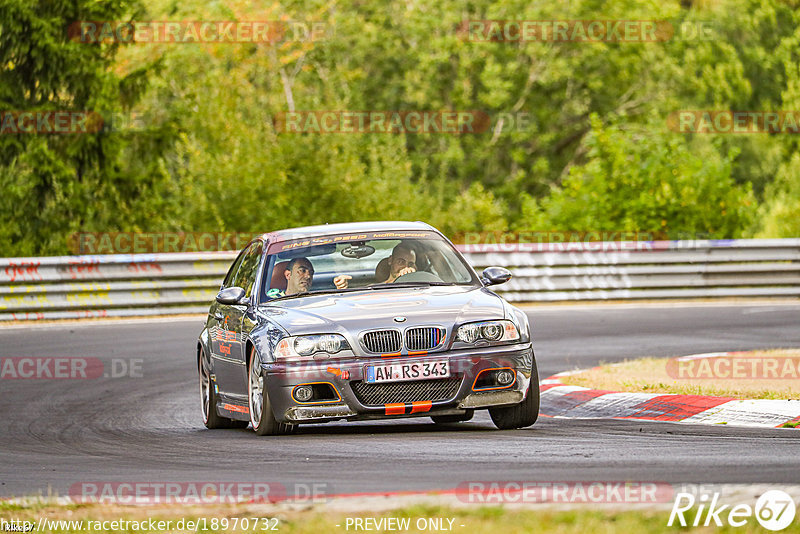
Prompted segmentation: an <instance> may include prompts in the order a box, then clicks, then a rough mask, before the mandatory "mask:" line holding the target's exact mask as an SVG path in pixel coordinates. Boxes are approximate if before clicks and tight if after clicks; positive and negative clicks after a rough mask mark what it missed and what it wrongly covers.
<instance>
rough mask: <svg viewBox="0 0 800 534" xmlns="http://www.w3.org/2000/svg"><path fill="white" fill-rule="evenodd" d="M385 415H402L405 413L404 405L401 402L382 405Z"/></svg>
mask: <svg viewBox="0 0 800 534" xmlns="http://www.w3.org/2000/svg"><path fill="white" fill-rule="evenodd" d="M383 407H384V408H385V410H386V415H402V414H404V413H406V405H405V404H403V403H402V402H400V403H395V404H384V405H383Z"/></svg>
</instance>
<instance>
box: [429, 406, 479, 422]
mask: <svg viewBox="0 0 800 534" xmlns="http://www.w3.org/2000/svg"><path fill="white" fill-rule="evenodd" d="M473 415H475V410H471V409H470V410H467V411H466V412H464V413H462V414H453V415H432V416H431V419H433V422H434V423H436V424H437V425H446V424H449V423H463V422H464V421H469V420H470V419H472V416H473Z"/></svg>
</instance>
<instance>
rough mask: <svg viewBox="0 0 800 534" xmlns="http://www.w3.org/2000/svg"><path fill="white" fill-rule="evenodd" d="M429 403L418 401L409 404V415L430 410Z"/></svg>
mask: <svg viewBox="0 0 800 534" xmlns="http://www.w3.org/2000/svg"><path fill="white" fill-rule="evenodd" d="M431 404H432V402H431V401H419V402H412V403H411V413H417V412H428V411H430V409H431Z"/></svg>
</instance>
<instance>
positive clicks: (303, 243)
mask: <svg viewBox="0 0 800 534" xmlns="http://www.w3.org/2000/svg"><path fill="white" fill-rule="evenodd" d="M376 235H379V234H362V235H354V236H330V237H317V238H311V239H297V240H294V241H283V242H278V243H274V244H273V245H271V246H270V248H269V257H268V261H266V262H265V264H264V266H265V269H266V271H265V273H264V275H265V276H263V277H262V280H263V282H262V293H261V296H262V301H266V300H274V299H276V298H284V297H291V296H292V295H299V296H302V295H309V294H314V293H323V292H331V291H354V290H362V289H365V288H368V289H390V288H394V287H409V286H417V285H419V286H428V285H479V281H478V279H477V277H476V276H475V274H474V271H473V270H472V269H471V268H470V267H469V266H468V265H467V264H466V262H465V261H464V259H463V258H462V257H461V255H460V254H459V253H458V252H457V251H456V250H455V249H454V248H453V246H452V245H451V244H450V243H448V242H447V241H446V240H445V239H443V238H442V237H441V236H439V235H438V234H435V233H433V232H424V233H420V234H418V235H420V236H421V237H415V238H408V239H404V238H398V237H393V238H376V237H375V236H376ZM406 235H407V234H406ZM337 278H338V280H339V283H338V284H337V283H336V282H337Z"/></svg>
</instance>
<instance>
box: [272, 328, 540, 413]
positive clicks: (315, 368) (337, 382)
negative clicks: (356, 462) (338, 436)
mask: <svg viewBox="0 0 800 534" xmlns="http://www.w3.org/2000/svg"><path fill="white" fill-rule="evenodd" d="M445 359H446V360H448V361H449V367H450V377H449V378H446V379H429V380H413V381H405V382H384V383H381V384H367V383H366V382H365V381H364V377H365V374H366V368H367V367H368V366H371V365H382V364H387V363H409V362H412V361H441V360H445ZM533 360H534V356H533V349H532V346H531V344H530V343H520V344H514V345H501V346H492V347H481V348H473V349H469V350H457V351H445V352H434V353H428V354H425V355H412V356H408V355H401V356H399V357H396V358H392V359H390V360H387V359H384V358H381V357H373V358H354V359H348V360H336V359H330V360H321V361H304V362H289V363H271V364H262V368H263V370H264V372H265V388H266V392H267V393H268V394H269V399H270V403H271V404H272V410H273V413H274V414H275V417H276V419H278V421H280V422H285V423H321V422H327V421H334V420H337V419H347V420H368V419H384V418H389V417H420V416H431V415H451V414H452V415H455V414H463V413H465V411H466V410H468V409H476V408H477V409H480V408H489V407H492V406H502V405H511V404H518V403H520V402H522V401H523V400H524V398H525V394H526V392H527V391H528V386H529V384H530V377H531V367H532V365H535V362H534V361H533ZM498 369H510V370H513V372H514V373H515V380H514V381H513V382H512V383H511V384H509V385H507V386H498V385H494V386H486V385H485V384H482V383H481V382H478V381H477V378H478V376H479V375H480V374H481V372H482V371H487V370H498ZM485 376H486V374H485V373H484V374H483V375H481V377H485ZM309 384H310V385H315V384H317V385H320V384H329V385H330V386H332V387H333V388H334V395H333V397H331V398H324V399H320V400H314V401H311V402H299V401H297V400H296V399H295V398H294V397H293V396H292V392H293V391H294V389H295V388H296V387H297V386H299V385H309ZM315 387H316V386H315ZM325 388H327V386H325Z"/></svg>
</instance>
